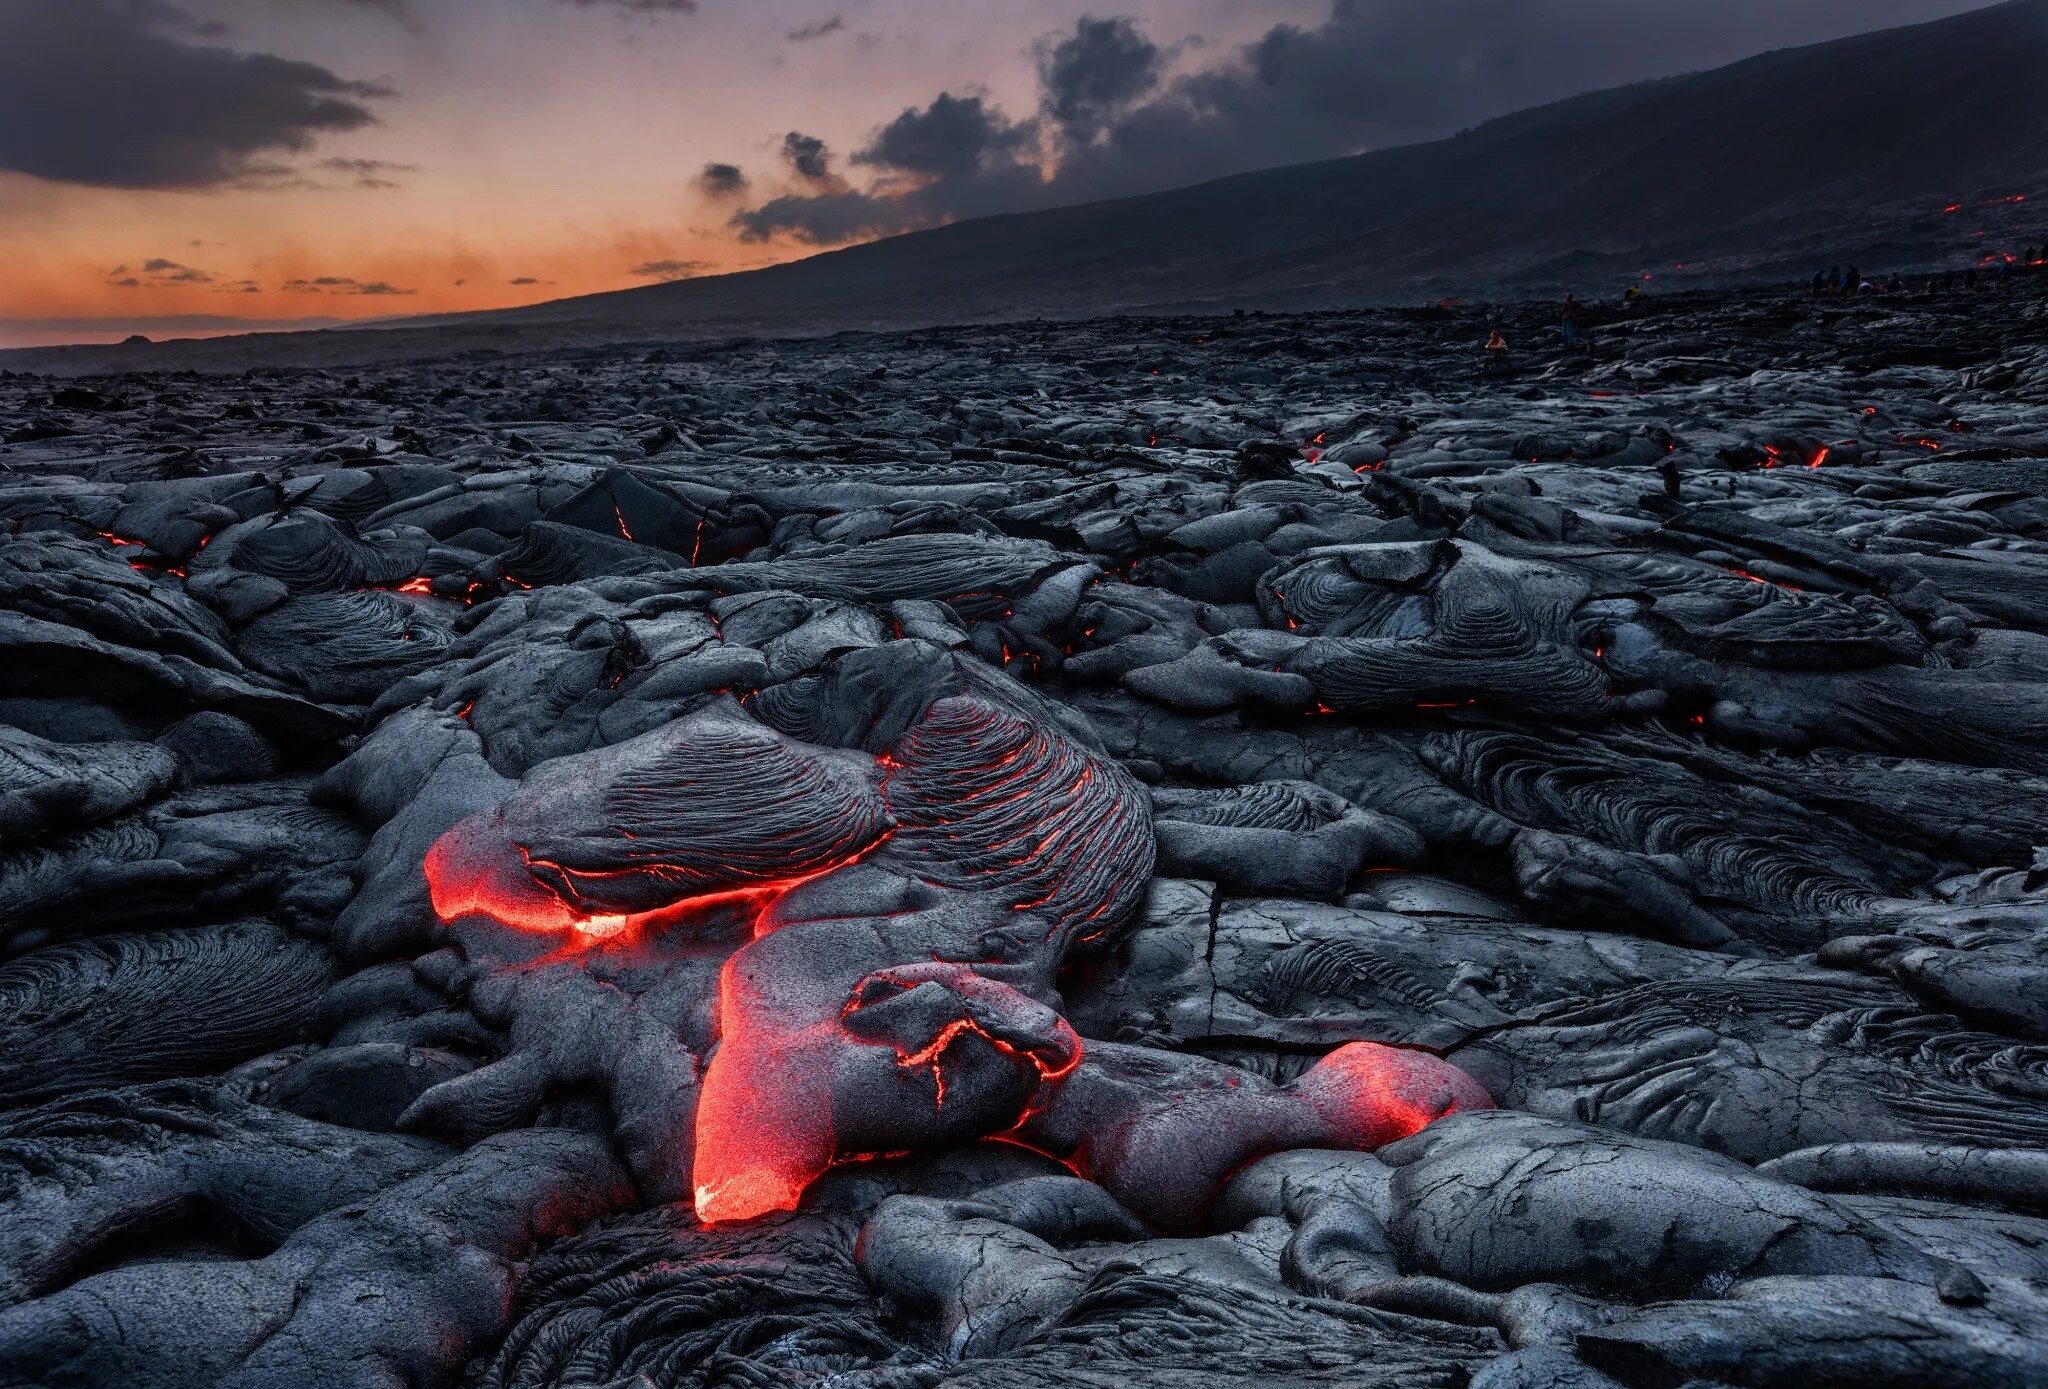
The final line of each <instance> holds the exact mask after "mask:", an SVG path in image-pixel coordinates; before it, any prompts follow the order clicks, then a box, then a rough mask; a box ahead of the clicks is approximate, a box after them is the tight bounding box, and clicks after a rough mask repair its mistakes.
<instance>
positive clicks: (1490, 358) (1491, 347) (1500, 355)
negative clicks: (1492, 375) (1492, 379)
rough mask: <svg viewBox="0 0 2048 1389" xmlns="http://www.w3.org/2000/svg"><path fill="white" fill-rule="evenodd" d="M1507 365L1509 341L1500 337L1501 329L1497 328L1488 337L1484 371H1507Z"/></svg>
mask: <svg viewBox="0 0 2048 1389" xmlns="http://www.w3.org/2000/svg"><path fill="white" fill-rule="evenodd" d="M1507 365H1508V340H1507V339H1506V338H1504V337H1502V336H1501V335H1500V329H1498V328H1495V329H1494V330H1493V331H1492V332H1490V333H1488V334H1487V335H1486V360H1485V365H1484V367H1483V368H1482V369H1483V370H1485V371H1489V372H1493V371H1505V370H1506V369H1507Z"/></svg>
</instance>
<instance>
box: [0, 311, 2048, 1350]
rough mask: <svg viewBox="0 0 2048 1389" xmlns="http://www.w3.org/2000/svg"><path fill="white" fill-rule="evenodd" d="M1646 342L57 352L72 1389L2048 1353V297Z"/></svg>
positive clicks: (29, 890) (44, 1158)
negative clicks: (312, 360)
mask: <svg viewBox="0 0 2048 1389" xmlns="http://www.w3.org/2000/svg"><path fill="white" fill-rule="evenodd" d="M1495 324H1497V325H1498V326H1499V328H1500V330H1501V332H1502V334H1503V336H1504V337H1505V339H1506V340H1507V342H1508V343H1509V351H1508V353H1507V354H1506V356H1507V361H1506V363H1505V365H1504V366H1503V365H1502V364H1500V363H1494V364H1491V365H1487V364H1483V363H1482V361H1481V360H1480V359H1481V358H1482V357H1483V356H1485V355H1486V354H1485V353H1483V352H1482V350H1481V346H1480V345H1481V344H1482V343H1483V342H1484V341H1485V340H1486V337H1487V334H1488V330H1489V328H1490V327H1492V326H1494V325H1495ZM1587 326H1588V327H1589V328H1590V330H1591V335H1592V342H1591V344H1590V346H1588V347H1585V348H1584V349H1582V350H1577V351H1573V352H1570V353H1566V352H1563V351H1562V350H1560V348H1559V347H1558V346H1557V345H1556V344H1555V343H1554V342H1553V341H1551V340H1550V334H1551V332H1552V323H1551V321H1550V316H1549V312H1548V311H1547V310H1544V309H1539V308H1535V307H1528V308H1512V309H1508V310H1504V311H1502V312H1501V313H1500V314H1498V315H1497V316H1493V317H1489V316H1487V315H1484V314H1482V313H1480V312H1479V311H1477V310H1471V309H1467V308H1465V307H1463V306H1457V305H1452V306H1449V307H1444V308H1439V309H1431V310H1415V311H1378V312H1356V313H1330V314H1303V315H1279V314H1250V315H1232V314H1228V313H1225V314H1219V315H1210V316H1203V317H1199V318H1196V317H1183V318H1151V319H1117V320H1099V321H1093V322H1085V323H1071V324H1069V323H1058V324H1053V323H1034V324H1019V325H1012V326H1007V327H985V328H972V329H965V328H963V329H942V330H930V331H922V332H916V333H908V334H891V335H873V334H865V335H841V336H838V337H835V338H829V339H813V340H796V341H778V342H742V343H735V344H726V345H693V346H687V347H685V346H655V347H635V348H619V349H591V350H579V351H564V352H557V353H552V354H543V355H526V356H493V355H487V354H470V355H466V356H463V357H457V358H450V359H444V360H440V361H432V362H425V363H408V364H405V365H402V366H389V367H378V368H364V369H361V370H354V371H352V372H342V371H325V372H323V371H309V370H297V369H293V370H284V369H254V370H250V371H247V372H245V373H243V374H240V375H218V376H202V375H192V374H154V375H152V374H142V375H131V376H125V377H119V378H94V379H57V378H46V377H30V376H20V375H0V439H4V441H5V442H4V444H0V523H4V524H0V588H4V592H5V603H4V606H0V906H4V910H0V1384H4V1385H9V1386H15V1385H19V1386H36V1387H37V1389H43V1387H44V1386H73V1385H80V1386H103V1385H121V1386H124V1387H126V1389H140V1387H142V1386H148V1387H149V1389H201V1386H214V1385H230V1386H238V1387H239V1389H254V1387H255V1386H266V1387H269V1389H300V1387H301V1386H305V1385H312V1384H318V1385H322V1386H343V1387H344V1389H353V1387H354V1386H361V1387H362V1389H389V1387H390V1386H399V1385H406V1386H423V1385H460V1386H474V1387H475V1389H510V1386H522V1387H523V1389H541V1387H542V1386H616V1387H617V1389H627V1386H631V1387H632V1389H646V1387H648V1386H662V1387H663V1389H665V1387H666V1386H672V1385H697V1384H707V1385H730V1386H748V1387H749V1389H765V1386H774V1385H819V1386H824V1385H827V1384H829V1385H831V1386H834V1387H835V1389H931V1387H932V1386H938V1385H942V1384H943V1385H948V1386H961V1389H966V1387H967V1386H975V1387H976V1389H981V1387H982V1386H986V1387H987V1389H997V1387H998V1386H1000V1387H1001V1389H1013V1387H1014V1389H1024V1386H1055V1385H1070V1384H1082V1385H1095V1386H1103V1389H1130V1386H1133V1385H1155V1384H1157V1385H1185V1386H1194V1385H1203V1386H1209V1385H1226V1386H1253V1385H1258V1386H1267V1385H1278V1384H1293V1383H1321V1384H1333V1385H1335V1384H1341V1385H1356V1386H1382V1385H1384V1386H1463V1385H1472V1386H1477V1387H1478V1389H1612V1387H1613V1386H1615V1385H1625V1386H1631V1389H1636V1387H1641V1389H1653V1387H1662V1386H1676V1385H1703V1386H1704V1385H1739V1386H1753V1387H1755V1389H1769V1386H1781V1385H1782V1386H1791V1387H1796V1389H1816V1386H1825V1385H1837V1384H1856V1385H1881V1384H1901V1385H1904V1384H1910V1385H1916V1386H1936V1387H1939V1386H1955V1389H1965V1386H1967V1387H1968V1389H1979V1387H1980V1386H2034V1385H2048V848H2044V846H2048V831H2044V829H2043V828H2042V826H2043V821H2044V810H2048V795H2044V793H2048V296H2044V295H2043V294H2042V293H2041V289H2040V285H2039V282H2038V281H2026V282H2019V287H2003V288H2001V289H2000V290H1998V291H1997V292H1992V291H1989V290H1987V291H1985V292H1982V293H1976V294H1954V295H1934V296H1911V295H1904V294H1892V295H1884V296H1874V297H1870V298H1866V299H1863V300H1860V301H1839V300H1827V299H1822V300H1808V299H1806V298H1803V297H1802V298H1794V297H1791V296H1789V295H1787V296H1773V295H1764V294H1727V295H1707V294H1700V295H1689V296H1684V297H1675V298H1671V299H1668V300H1658V299H1649V300H1644V301H1642V302H1639V303H1637V304H1634V305H1631V306H1628V307H1627V308H1625V309H1624V308H1622V307H1620V306H1608V307H1603V308H1596V309H1595V310H1594V312H1593V313H1592V315H1591V316H1590V319H1589V321H1588V324H1587Z"/></svg>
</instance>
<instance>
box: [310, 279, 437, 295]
mask: <svg viewBox="0 0 2048 1389" xmlns="http://www.w3.org/2000/svg"><path fill="white" fill-rule="evenodd" d="M284 288H285V291H286V292H287V293H290V294H356V295H370V296H372V297H381V296H384V295H395V294H418V293H419V291H418V290H416V289H400V288H398V286H396V285H393V284H387V283H386V282H385V281H383V280H367V281H366V280H358V279H355V278H353V277H352V276H348V275H316V276H314V277H313V278H312V279H298V280H286V281H285V282H284Z"/></svg>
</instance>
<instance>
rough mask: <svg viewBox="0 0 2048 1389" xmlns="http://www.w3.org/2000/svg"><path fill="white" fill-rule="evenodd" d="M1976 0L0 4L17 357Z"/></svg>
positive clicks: (1229, 155) (715, 264) (1023, 185)
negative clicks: (188, 319)
mask: <svg viewBox="0 0 2048 1389" xmlns="http://www.w3.org/2000/svg"><path fill="white" fill-rule="evenodd" d="M1971 7H1972V5H1971V0H1727V3H1725V4H1717V5H1712V6H1705V5H1697V4H1688V5H1677V4H1666V3H1664V0H1578V3H1574V4H1566V3H1564V0H1556V2H1555V3H1551V0H1498V2H1497V0H1434V2H1433V3H1429V4H1422V3H1419V0H1385V3H1374V0H1334V3H1333V0H1126V3H1122V4H1118V3H1116V0H1109V3H1107V4H1105V3H1101V0H1097V2H1096V3H1088V0H1010V2H1008V3H980V2H978V0H783V2H782V3H776V2H775V0H753V3H739V2H738V0H697V2H696V3H691V2H690V0H177V3H175V4H173V3H170V0H0V346H24V345H34V344H40V343H54V342H81V341H108V340H113V339H116V338H118V337H120V336H123V335H125V334H126V333H127V332H130V331H136V330H138V329H139V330H141V331H145V332H149V333H151V334H152V335H153V336H158V337H164V336H189V335H191V334H193V333H194V332H202V331H218V330H220V329H223V328H247V327H259V326H262V325H263V324H264V323H272V322H279V321H294V322H296V321H300V320H307V319H328V320H332V319H344V320H345V319H362V318H373V317H384V316H391V315H410V314H419V313H438V312H446V311H455V310H474V309H485V308H494V307H500V306H506V305H513V304H522V303H529V302H533V301H536V300H542V299H553V298H560V297H563V296H566V295H572V294H581V293H587V292H591V291H596V290H608V289H617V288H622V287H626V286H630V285H636V284H646V283H649V282H652V281H655V280H658V279H663V278H675V277H679V276H684V275H696V274H711V273H718V272H721V271H728V270H734V269H744V268H749V267H753V266H758V265H762V264H767V263H770V262H773V261H776V260H784V259H789V258H792V257H795V256H801V255H808V254H812V253H814V252H816V251H817V250H819V249H821V248H823V247H828V246H831V245H836V244H843V243H845V242H847V241H851V240H859V239H863V238H865V237H869V236H873V235H877V234H886V233H888V232H891V231H896V230H902V229H905V228H907V227H910V226H916V225H927V224H930V223H932V222H934V221H943V220H947V219H950V218H954V217H960V216H972V215H977V214H979V213H982V212H990V211H1002V210H1007V209H1010V208H1020V207H1030V206H1039V205H1046V204H1049V203H1058V202H1072V201H1081V200H1085V199H1087V198H1090V197H1099V196H1108V195H1112V194H1115V193H1119V192H1129V191H1140V190H1141V189H1143V188H1146V187H1163V186H1170V185H1172V184H1175V183H1184V182H1191V181H1195V180H1197V179H1199V178H1203V177H1211V176H1215V175H1218V174H1222V173H1228V172H1233V171H1235V170H1237V169H1242V168H1249V167H1259V166H1266V165H1273V164H1281V163H1288V162H1292V161H1295V160H1299V159H1307V158H1317V157H1324V156H1327V155H1331V154H1339V153H1346V152H1350V151H1352V150H1356V149H1362V148H1370V147H1373V146H1375V145H1379V144H1387V143H1399V142H1402V141H1405V140H1410V139H1418V138H1427V137H1431V136H1435V135H1440V134H1445V133H1449V132H1450V131H1452V130H1455V129H1457V128H1459V127H1460V126H1461V125H1465V124H1469V123H1471V122H1472V121H1474V120H1476V119H1481V118H1484V117H1485V116H1488V115H1491V114H1496V113H1498V112H1499V111H1503V110H1507V109H1512V108H1514V107H1516V106H1520V105H1525V104H1530V103H1531V102H1534V101H1539V100H1547V99H1552V98H1555V97H1559V96H1564V95H1568V94H1570V93H1571V92H1573V91H1576V90H1581V89H1584V88H1586V87H1591V86H1601V85H1611V84H1613V83H1616V82H1620V81H1626V80H1632V79H1635V78H1638V77H1644V76H1652V75H1661V74H1662V73H1666V72H1671V71H1680V70H1685V69H1690V68H1696V67H1703V66H1709V65H1712V64H1715V63H1719V62H1725V61H1729V60H1731V59H1733V58H1736V57H1740V56H1743V55H1744V54H1746V53H1749V52H1754V51H1758V50H1760V49H1762V48H1765V47H1769V46H1774V45H1775V44H1778V43H1787V42H1805V41H1812V40H1817V39H1821V38H1827V37H1832V36H1835V35H1837V34H1840V33H1847V32H1853V31H1856V30H1860V29H1866V28H1874V27H1879V26H1881V25H1883V24H1886V23H1898V22H1909V21H1912V20H1917V19H1923V18H1932V17H1936V16H1938V15H1940V14H1945V13H1952V12H1955V11H1957V10H1962V9H1967V8H1971ZM1702 10H1704V11H1707V12H1708V13H1706V14H1705V15H1701V14H1700V13H1699V12H1700V11H1702ZM10 93H11V94H10ZM707 166H729V167H728V168H726V169H723V170H719V169H713V170H712V171H711V172H709V173H707ZM733 170H736V171H737V172H736V173H735V172H732V171H733ZM750 218H751V220H749V219H750ZM184 316H196V317H197V318H199V319H202V320H222V321H223V322H221V323H219V324H217V325H216V326H214V327H208V326H207V325H206V324H205V323H187V324H184V325H182V326H181V325H176V324H169V325H166V324H165V323H164V322H163V320H167V319H175V318H179V317H184Z"/></svg>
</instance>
